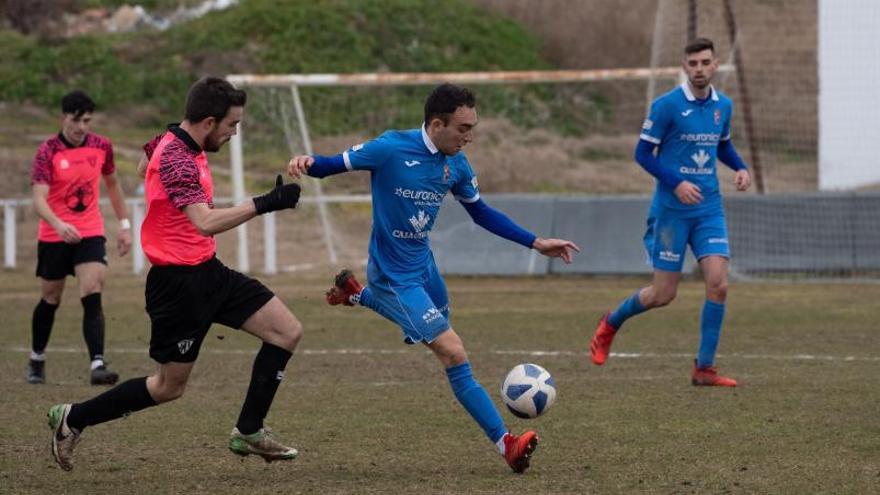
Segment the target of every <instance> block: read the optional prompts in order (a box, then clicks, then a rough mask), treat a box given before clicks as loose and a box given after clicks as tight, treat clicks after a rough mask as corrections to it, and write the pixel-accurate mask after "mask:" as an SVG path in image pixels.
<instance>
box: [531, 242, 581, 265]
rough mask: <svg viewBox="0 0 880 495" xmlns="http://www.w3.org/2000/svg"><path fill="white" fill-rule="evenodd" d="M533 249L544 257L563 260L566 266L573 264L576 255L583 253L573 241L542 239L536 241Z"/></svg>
mask: <svg viewBox="0 0 880 495" xmlns="http://www.w3.org/2000/svg"><path fill="white" fill-rule="evenodd" d="M532 248H534V249H535V250H536V251H538V252H539V253H541V254H543V255H544V256H549V257H551V258H561V259H562V261H564V262H565V263H566V264H569V263H571V260H572V257H573V256H574V253H579V252H580V251H581V248H579V247H578V246H577V244H575V243H573V242H571V241H566V240H565V239H542V238H540V237H538V238H536V239H535V242H534V244H532Z"/></svg>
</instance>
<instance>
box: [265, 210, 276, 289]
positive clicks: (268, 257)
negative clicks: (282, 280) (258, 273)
mask: <svg viewBox="0 0 880 495" xmlns="http://www.w3.org/2000/svg"><path fill="white" fill-rule="evenodd" d="M276 253H277V251H276V247H275V213H267V214H265V215H263V272H264V273H267V274H270V275H274V274H276V273H278V259H277V255H276Z"/></svg>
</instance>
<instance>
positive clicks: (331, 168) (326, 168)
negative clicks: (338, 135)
mask: <svg viewBox="0 0 880 495" xmlns="http://www.w3.org/2000/svg"><path fill="white" fill-rule="evenodd" d="M312 158H313V159H314V160H315V163H313V164H312V166H311V167H309V169H308V170H306V175H309V176H311V177H314V178H316V179H323V178H324V177H328V176H330V175H336V174H341V173H343V172H348V169H347V168H345V160H344V159H343V158H342V153H340V154H338V155H336V156H321V155H312Z"/></svg>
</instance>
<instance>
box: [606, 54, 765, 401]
mask: <svg viewBox="0 0 880 495" xmlns="http://www.w3.org/2000/svg"><path fill="white" fill-rule="evenodd" d="M684 52H685V56H684V64H683V67H684V71H685V73H686V75H687V82H685V83H683V84H682V85H681V86H680V87H678V88H675V89H674V90H672V91H670V92H669V93H667V94H665V95H663V96H661V97H660V98H657V99H656V100H655V101H654V102H653V104H652V105H651V113H650V115H649V116H648V118H647V119H646V120H645V122H644V124H643V125H642V133H641V135H640V136H639V142H638V145H637V147H636V151H635V157H636V161H637V162H638V163H639V165H641V166H642V167H643V168H644V169H645V170H647V171H648V172H649V173H650V174H651V175H653V176H654V177H655V178H656V179H657V189H656V192H655V193H654V201H653V203H652V204H651V210H650V213H649V214H648V230H647V232H646V233H645V248H646V250H647V254H648V256H649V258H650V260H651V263H652V265H653V267H654V279H653V281H652V283H651V285H649V286H648V287H644V288H642V289H639V290H638V291H636V292H635V293H634V294H633V295H632V296H630V297H629V298H627V299H626V300H624V301H623V302H622V303H621V304H620V306H618V307H617V309H615V310H614V311H612V312H609V313H607V314H606V315H605V316H603V317H602V319H601V320H600V321H599V326H598V327H597V328H596V333H595V335H594V336H593V339H592V341H591V342H590V358H591V360H592V361H593V363H594V364H597V365H602V364H605V360H606V359H607V358H608V353H609V351H610V349H611V342H612V340H614V336H615V335H616V334H617V331H618V330H620V328H621V326H622V325H623V322H625V321H626V320H627V319H628V318H631V317H633V316H635V315H637V314H639V313H642V312H644V311H647V310H649V309H652V308H658V307H661V306H666V305H667V304H669V303H670V302H672V300H673V299H674V298H675V293H676V289H677V288H678V282H679V280H680V279H681V268H682V264H683V263H684V256H685V249H687V246H688V245H690V247H691V250H692V251H693V253H694V256H695V257H696V258H697V260H698V261H699V263H700V270H701V271H702V273H703V278H704V279H705V283H706V300H705V302H704V303H703V312H702V315H701V317H700V348H699V351H698V352H697V357H696V359H695V360H694V367H693V370H692V372H691V383H693V384H694V385H706V386H722V387H735V386H736V380H734V379H732V378H729V377H726V376H722V375H719V374H718V371H717V369H716V368H715V350H716V349H717V347H718V339H719V337H720V335H721V323H722V321H723V319H724V301H725V299H726V297H727V265H728V259H729V258H730V250H729V247H728V242H727V225H726V223H725V220H724V209H723V206H722V203H721V193H720V191H719V188H718V177H717V176H716V172H715V164H716V161H717V160H721V161H722V162H723V163H724V164H725V165H727V166H728V167H730V168H731V169H733V170H734V171H736V176H735V178H734V185H735V186H736V189H737V190H738V191H745V190H746V189H748V188H749V185H750V184H751V176H750V175H749V171H748V169H747V168H746V164H745V163H743V160H742V159H741V158H740V156H739V155H738V154H737V152H736V150H735V149H734V147H733V143H732V142H731V140H730V119H731V113H732V110H733V104H732V103H731V101H730V100H729V99H728V98H727V97H726V96H724V95H722V94H720V93H719V92H718V91H716V90H715V88H713V87H712V86H711V84H710V82H711V81H712V75H713V74H714V73H715V71H716V70H717V69H718V59H717V58H716V57H715V47H714V45H713V43H712V41H711V40H708V39H705V38H698V39H695V40H693V41H692V42H691V43H689V44H688V45H687V46H686V47H685V50H684ZM655 148H659V151H658V153H657V155H656V156H655V155H654V149H655Z"/></svg>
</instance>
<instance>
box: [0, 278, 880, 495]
mask: <svg viewBox="0 0 880 495" xmlns="http://www.w3.org/2000/svg"><path fill="white" fill-rule="evenodd" d="M121 268H122V267H118V268H116V270H117V272H118V273H114V274H113V277H112V278H111V280H110V281H109V283H108V288H107V290H106V292H105V301H106V303H105V307H106V311H105V312H106V317H107V321H108V328H107V347H108V353H107V354H108V356H109V359H110V360H111V361H112V365H113V367H114V368H116V369H118V370H119V371H120V372H121V373H122V374H123V375H124V377H134V376H142V375H144V374H147V373H150V372H151V371H152V370H153V364H152V363H151V362H150V360H149V358H148V357H147V354H146V350H147V345H148V341H149V324H148V319H147V317H146V315H145V314H144V312H143V309H142V308H143V279H142V278H141V277H135V276H131V275H127V274H123V273H121V271H122V269H121ZM329 275H330V274H329V273H321V274H308V275H300V276H276V277H268V278H265V279H264V280H265V282H266V283H267V285H269V286H270V287H271V288H273V289H274V290H275V291H276V292H277V293H278V294H279V295H280V296H281V297H282V299H283V300H284V301H286V302H287V303H288V304H289V305H290V306H291V307H292V308H293V310H294V312H295V313H296V314H297V315H298V316H299V318H300V319H301V320H302V321H303V322H304V324H305V327H306V337H305V339H304V340H303V342H302V344H301V347H300V349H299V353H298V354H297V355H295V356H294V358H293V360H292V361H291V364H290V365H289V367H288V372H287V376H286V378H285V381H284V384H283V385H282V387H281V389H280V391H279V393H278V396H277V399H276V401H275V404H274V406H273V409H272V411H271V412H270V415H269V418H268V424H269V425H271V426H272V427H273V428H274V429H275V430H276V431H278V432H279V433H280V434H281V436H282V437H283V438H284V439H287V440H289V441H290V442H291V443H292V444H294V445H295V446H296V447H297V448H299V449H300V452H301V455H300V458H299V459H297V460H296V461H293V462H291V463H287V464H279V463H275V464H271V465H267V464H265V463H263V462H262V461H261V460H258V459H250V458H249V459H245V460H240V459H239V458H237V457H236V456H234V455H232V454H231V453H229V452H228V451H227V450H226V448H225V443H226V438H227V435H228V433H229V431H230V430H231V428H232V426H233V424H234V422H235V419H236V417H237V415H238V409H239V407H240V404H241V401H242V398H243V396H244V391H245V389H246V387H247V383H248V377H249V373H250V366H251V361H252V359H253V353H254V352H255V351H256V349H257V348H258V347H259V344H258V342H257V341H256V340H255V339H253V338H250V337H248V336H246V335H242V334H240V333H238V332H237V331H233V330H229V329H226V328H222V327H217V328H215V329H214V330H212V333H211V335H210V336H209V337H208V339H207V340H206V343H205V346H204V347H203V350H202V355H201V356H200V358H199V361H198V364H197V365H196V368H195V371H194V373H193V376H192V380H191V382H190V385H189V388H188V390H187V393H186V395H185V396H184V397H183V398H182V399H180V400H179V401H177V402H176V403H172V404H167V405H164V406H161V407H157V408H152V409H150V410H147V411H144V412H142V413H138V414H135V415H132V416H131V417H128V418H126V419H123V420H118V421H116V422H114V423H110V424H106V425H100V426H97V427H94V428H90V429H88V430H87V431H86V432H85V433H84V435H83V441H82V443H81V444H80V447H79V448H78V449H77V457H76V463H77V465H76V469H75V470H74V471H73V472H71V473H64V472H62V471H61V470H60V469H58V468H57V467H56V466H55V465H54V463H53V461H52V459H51V454H50V452H49V448H48V447H49V445H48V440H49V430H48V428H47V427H46V424H45V412H46V410H47V409H48V407H49V406H50V405H52V404H53V403H56V402H62V401H72V400H83V399H85V398H87V397H89V396H91V395H93V394H95V393H97V392H99V391H100V389H98V388H94V387H90V386H88V385H86V367H87V363H86V357H85V354H84V351H82V352H79V351H78V350H79V349H81V348H82V347H83V344H82V340H81V336H80V331H79V317H80V314H81V313H80V312H81V309H80V307H79V304H78V302H77V300H76V296H75V294H73V292H74V291H73V290H72V289H73V287H74V285H73V284H72V283H71V284H70V286H69V290H70V292H71V293H68V294H66V295H65V299H64V301H63V304H62V307H61V309H60V310H59V313H58V318H57V320H56V329H55V333H54V335H53V337H52V341H51V344H50V350H49V362H48V368H47V370H48V378H49V383H48V384H46V385H44V386H30V385H27V384H26V383H25V382H24V365H25V362H26V359H27V355H26V353H25V352H23V351H21V350H15V348H16V347H26V346H27V343H28V341H29V320H30V313H31V310H32V305H33V304H34V303H35V302H36V300H37V298H38V292H37V290H36V287H37V284H36V280H34V278H33V277H32V276H31V274H30V270H29V269H28V270H25V269H21V270H19V271H13V272H5V273H4V274H3V277H2V282H0V313H2V314H3V316H4V320H5V322H4V323H5V325H3V326H2V327H0V335H2V337H3V339H2V340H3V342H5V345H4V347H3V348H2V349H0V356H2V361H0V362H2V365H0V372H2V374H0V393H2V395H3V397H4V404H5V405H6V407H3V408H2V409H0V435H2V438H3V452H4V454H3V456H2V457H0V477H2V487H3V489H2V490H0V491H2V492H4V493H22V494H30V493H34V494H36V493H53V492H55V493H60V492H64V493H98V492H105V493H118V494H135V493H150V494H152V493H231V492H235V491H247V492H248V493H321V494H324V493H518V494H521V493H773V494H779V493H791V494H803V493H876V492H877V491H878V490H880V427H878V423H877V421H876V417H877V416H876V405H877V403H878V399H880V392H878V387H877V386H876V380H875V377H876V376H877V374H878V372H880V344H878V339H877V330H878V329H877V322H878V321H880V307H878V305H877V304H876V301H877V300H878V298H880V285H872V284H865V285H855V284H843V285H835V284H809V285H788V284H782V283H773V284H752V283H748V284H746V283H738V284H734V285H733V287H732V290H731V295H730V301H729V304H728V313H727V315H728V316H727V320H726V326H725V333H724V336H723V338H722V342H721V348H720V354H721V356H720V358H719V365H720V366H721V368H722V370H723V371H725V372H728V373H730V374H731V375H732V376H734V377H736V378H737V379H739V380H740V383H741V387H739V388H737V389H734V390H712V389H696V388H694V387H692V386H690V384H689V379H688V373H689V369H690V356H691V355H692V353H693V352H694V351H695V348H696V346H697V341H698V330H697V325H698V321H699V307H700V304H701V302H702V297H703V296H702V287H701V284H700V283H698V282H694V281H687V282H685V283H683V285H682V287H681V290H680V292H679V297H678V300H677V301H675V302H674V303H673V304H672V305H671V306H670V307H668V308H665V309H662V310H657V311H654V312H651V313H648V314H646V315H643V316H641V317H639V318H636V319H634V320H632V321H631V322H629V323H628V324H627V326H626V328H625V330H623V333H621V334H620V336H619V337H618V340H617V341H616V342H615V347H614V351H616V352H626V353H643V355H642V356H641V357H638V358H626V357H620V356H612V358H611V359H610V360H609V362H608V363H607V364H606V365H605V366H604V367H602V368H598V367H594V366H592V365H590V364H589V363H588V360H587V357H586V355H585V349H586V347H587V336H588V335H589V334H590V333H591V332H592V329H593V326H594V324H595V320H596V319H597V318H598V316H599V315H600V314H601V313H602V312H603V311H604V310H605V309H606V308H608V307H610V306H612V305H613V304H615V303H616V302H617V301H618V300H620V299H621V298H623V297H625V296H627V295H628V294H630V293H631V292H632V290H633V289H634V288H635V287H636V286H638V285H639V284H642V283H644V280H643V279H639V278H623V279H611V278H601V279H595V278H578V277H564V278H534V279H527V278H482V277H480V278H451V279H450V280H449V281H448V282H449V288H450V296H451V300H452V305H453V317H452V323H453V325H454V327H455V328H456V329H457V331H458V332H459V333H460V335H461V336H462V338H463V339H464V341H465V343H466V345H467V348H468V351H469V355H470V358H471V361H472V362H473V365H474V370H475V374H476V376H477V377H478V379H480V380H481V381H482V383H483V384H484V385H485V387H486V388H487V390H488V391H489V393H490V395H491V396H492V397H493V399H494V400H495V402H496V403H498V404H500V399H499V397H498V387H499V386H500V381H501V379H502V377H503V376H504V373H505V372H506V371H507V370H508V369H509V368H510V367H512V366H513V365H514V364H517V363H519V362H524V361H534V362H537V363H539V364H541V365H542V366H544V367H546V368H547V369H548V370H549V371H550V372H551V373H553V374H554V377H555V379H556V382H557V385H558V388H559V397H558V400H557V403H556V404H555V405H554V406H553V408H552V409H551V410H550V411H549V412H548V413H547V414H546V415H545V416H543V417H541V418H538V419H536V420H531V421H523V420H518V419H514V418H512V417H511V416H510V415H509V414H507V413H504V415H505V419H506V420H508V421H509V424H510V426H511V427H512V428H513V429H515V430H522V429H524V428H529V427H533V428H536V429H537V430H538V431H539V433H540V434H541V436H542V443H541V446H540V447H539V449H538V452H537V454H536V456H535V458H534V461H533V467H532V469H530V470H529V471H528V472H527V473H526V474H525V475H523V476H516V475H513V474H512V473H510V472H509V470H508V468H507V466H506V465H505V464H504V463H503V461H502V460H501V459H500V458H499V457H498V455H497V454H496V453H495V452H494V450H493V449H494V447H493V446H492V445H490V444H489V442H488V441H486V439H485V438H484V437H483V436H482V433H480V431H479V430H478V429H477V427H476V426H475V425H474V424H473V423H472V422H471V420H470V419H469V418H468V417H467V416H466V414H465V413H464V412H463V410H462V409H461V407H460V406H459V405H458V404H457V402H456V401H455V399H454V398H453V396H452V393H451V392H450V391H449V388H448V385H447V384H446V380H445V377H444V374H443V371H442V370H441V369H440V367H439V366H438V364H437V363H436V360H435V359H434V358H433V357H431V356H430V355H429V354H428V353H426V352H425V349H424V348H422V347H407V346H405V345H404V344H402V343H401V342H400V334H399V330H398V329H396V328H395V327H394V326H393V325H392V324H390V323H388V322H386V321H385V320H383V319H381V318H380V317H378V316H376V315H375V314H372V313H371V312H370V311H368V310H365V309H363V308H354V309H352V308H329V307H326V306H325V305H324V304H323V302H322V299H323V297H322V294H323V290H324V289H325V285H326V282H327V280H329V278H330V276H329ZM71 282H73V281H71ZM218 335H222V336H224V338H223V339H222V340H221V339H218V338H215V336H218ZM65 348H74V349H76V350H77V352H61V350H62V349H65ZM53 349H55V351H53ZM351 349H357V350H362V351H364V352H362V353H359V354H352V353H347V352H345V350H351ZM536 350H543V351H555V352H556V353H555V354H550V355H542V356H534V355H529V354H527V352H529V351H536ZM383 351H387V352H383ZM807 354H809V355H813V356H818V357H820V358H816V359H807V358H805V357H800V358H798V355H807ZM821 357H827V359H821ZM847 357H848V359H847Z"/></svg>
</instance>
